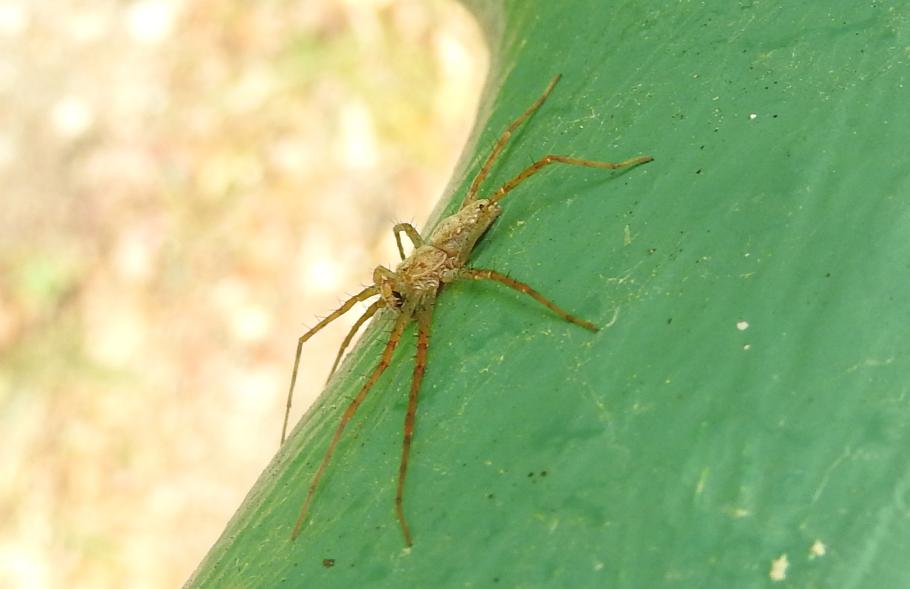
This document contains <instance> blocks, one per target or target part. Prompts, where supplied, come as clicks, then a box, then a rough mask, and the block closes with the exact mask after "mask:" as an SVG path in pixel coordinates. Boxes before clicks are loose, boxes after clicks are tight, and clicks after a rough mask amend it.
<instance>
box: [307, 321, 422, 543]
mask: <svg viewBox="0 0 910 589" xmlns="http://www.w3.org/2000/svg"><path fill="white" fill-rule="evenodd" d="M411 317H412V312H411V310H410V309H403V310H402V311H401V313H400V314H399V315H398V318H397V319H396V320H395V325H394V326H392V333H391V335H389V341H388V342H386V345H385V349H384V350H383V352H382V358H381V359H380V360H379V364H378V365H377V366H376V368H374V369H373V372H372V373H371V374H370V377H369V378H368V379H367V381H366V382H365V383H364V384H363V386H362V387H361V388H360V392H358V393H357V396H356V397H354V400H353V401H351V404H350V405H348V407H347V409H345V410H344V413H343V414H342V415H341V421H340V422H339V423H338V427H337V428H335V433H334V434H333V435H332V439H331V441H330V442H329V447H328V448H326V451H325V455H323V457H322V462H321V463H320V464H319V469H318V470H316V474H315V475H313V480H312V481H310V486H309V487H308V488H307V493H306V499H305V500H304V502H303V507H302V508H301V509H300V515H299V516H297V522H296V523H295V524H294V531H293V532H291V540H295V539H296V538H297V536H299V535H300V529H301V527H302V526H303V522H304V520H306V515H307V512H308V511H309V509H310V504H311V503H312V502H313V494H314V493H315V492H316V486H317V485H318V484H319V479H321V478H322V475H323V473H324V472H325V469H326V466H328V464H329V461H330V460H331V459H332V454H334V453H335V446H337V445H338V440H340V439H341V434H342V433H343V432H344V428H345V427H347V425H348V422H349V421H351V418H352V417H353V416H354V413H356V412H357V409H358V408H359V407H360V404H361V403H363V400H364V399H366V397H367V393H369V392H370V389H372V388H373V385H374V384H376V381H377V380H379V376H380V375H381V374H382V373H383V372H385V369H386V368H388V366H389V363H390V362H391V361H392V352H394V351H395V347H396V346H397V345H398V342H399V341H400V340H401V333H402V332H403V331H404V328H405V326H406V325H407V324H408V323H409V322H410V321H411Z"/></svg>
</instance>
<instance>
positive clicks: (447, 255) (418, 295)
mask: <svg viewBox="0 0 910 589" xmlns="http://www.w3.org/2000/svg"><path fill="white" fill-rule="evenodd" d="M558 81H559V76H556V77H555V78H553V80H552V81H551V82H550V84H549V86H547V88H546V90H544V93H543V94H542V95H541V96H540V97H539V98H538V99H537V100H536V101H534V103H533V104H531V106H530V107H528V109H527V110H526V111H525V112H524V113H522V115H521V116H520V117H518V118H517V119H515V120H514V121H513V122H512V124H510V125H509V126H508V127H507V128H506V130H505V131H504V132H503V133H502V135H500V137H499V139H498V140H497V142H496V144H495V145H494V146H493V149H492V150H491V151H490V154H489V155H488V156H487V159H486V160H485V161H484V163H483V166H482V167H481V169H480V171H479V172H478V173H477V176H475V178H474V180H473V181H472V182H471V186H470V187H469V188H468V193H467V195H466V196H465V198H464V201H462V204H461V207H459V209H458V211H457V212H456V213H454V214H453V215H450V216H449V217H446V218H444V219H442V220H441V221H440V222H439V224H438V225H437V226H436V228H435V229H433V231H432V232H431V233H430V235H429V236H428V237H427V238H426V239H424V238H423V237H421V235H420V233H419V232H418V231H417V230H416V229H415V228H414V227H413V226H412V225H409V224H407V223H399V224H398V225H395V227H394V228H393V232H394V234H395V241H396V242H397V244H398V252H399V254H400V255H401V263H399V264H398V266H397V267H396V268H395V270H394V271H392V270H389V269H388V268H386V267H384V266H378V267H377V268H376V269H375V270H374V271H373V284H372V285H370V286H368V287H367V288H365V289H363V290H362V291H361V292H359V293H357V294H356V295H354V296H353V297H351V298H350V299H348V300H347V301H346V302H345V303H344V304H343V305H342V306H341V307H340V308H339V309H338V310H336V311H335V312H333V313H332V314H331V315H329V316H328V317H326V318H325V319H323V320H322V321H320V322H319V323H317V324H316V325H315V326H314V327H313V328H312V329H310V330H309V331H307V332H306V333H305V334H303V335H302V336H300V339H299V340H298V342H297V353H296V356H295V359H294V370H293V372H292V374H291V386H290V389H289V390H288V399H287V410H286V412H285V416H284V426H283V428H282V431H281V441H282V443H284V439H285V436H286V434H287V425H288V413H289V411H290V408H291V399H292V396H293V392H294V383H295V382H296V380H297V371H298V368H299V367H300V352H301V349H302V346H303V344H304V342H306V341H307V340H308V339H309V338H310V337H312V336H313V335H314V334H315V333H316V332H318V331H319V330H320V329H322V328H323V327H325V326H326V325H328V324H329V323H330V322H332V321H334V320H335V319H337V318H338V317H340V316H341V315H342V314H344V313H346V312H347V311H349V310H350V309H351V308H352V307H353V306H354V305H355V304H356V303H357V302H359V301H365V300H367V299H369V298H371V297H374V296H377V295H378V296H379V298H378V299H377V300H376V301H374V302H373V303H372V304H371V305H370V306H369V307H368V308H367V310H366V312H364V314H363V315H362V316H361V317H360V318H359V319H358V320H357V321H356V322H355V323H354V325H353V326H352V328H351V330H350V331H349V332H348V335H347V336H346V337H345V339H344V341H343V342H342V344H341V348H340V349H339V350H338V355H337V356H336V358H335V363H334V365H333V366H332V370H331V372H330V375H329V376H331V373H334V371H335V368H337V366H338V363H339V361H340V360H341V357H342V355H343V354H344V351H345V349H346V348H347V346H348V345H349V344H350V342H351V340H352V339H353V337H354V335H355V334H356V333H357V330H358V329H360V327H361V326H362V325H363V324H364V323H365V322H366V321H367V320H369V319H370V318H371V317H372V316H373V315H375V314H376V312H377V311H378V310H380V309H383V308H387V309H390V310H391V311H392V312H393V313H395V315H396V318H395V322H394V324H393V326H392V331H391V334H390V335H389V339H388V341H387V342H386V345H385V348H384V350H383V352H382V356H381V358H380V360H379V364H378V365H377V366H376V368H374V369H373V371H372V372H371V373H370V375H369V376H368V377H367V379H366V381H365V382H364V383H363V385H362V386H361V388H360V390H359V392H358V393H357V395H356V396H355V397H354V399H353V400H352V401H351V403H350V404H349V405H348V407H347V408H346V409H345V411H344V413H343V414H342V417H341V421H340V422H339V424H338V427H337V428H336V429H335V433H334V434H333V436H332V439H331V441H330V442H329V446H328V448H327V449H326V452H325V455H324V456H323V459H322V462H321V463H320V465H319V468H318V469H317V471H316V473H315V474H314V475H313V479H312V481H311V482H310V485H309V487H308V489H307V496H306V500H305V501H304V504H303V507H302V509H301V510H300V516H299V517H298V518H297V523H296V525H295V526H294V531H293V532H292V534H291V537H292V538H296V537H297V535H298V534H299V533H300V529H301V526H302V525H303V522H304V520H305V519H306V514H307V511H308V510H309V507H310V504H311V503H312V501H313V497H314V494H315V491H316V487H317V486H318V484H319V480H320V479H321V477H322V475H323V473H324V472H325V469H326V467H327V466H328V464H329V461H330V460H331V458H332V454H333V453H334V452H335V447H336V446H337V444H338V441H339V440H340V439H341V434H342V433H343V432H344V429H345V427H346V426H347V424H348V422H349V421H350V420H351V418H352V417H353V416H354V413H356V411H357V409H358V408H359V407H360V405H361V403H363V400H364V399H365V398H366V396H367V394H368V393H369V392H370V389H372V388H373V385H374V384H376V381H377V380H378V379H379V376H380V375H381V374H382V373H383V372H384V371H385V369H386V368H387V367H388V365H389V363H390V362H391V360H392V353H393V351H394V350H395V347H396V346H397V345H398V342H399V341H400V339H401V334H402V333H403V332H404V329H405V327H406V326H407V325H408V323H410V322H411V321H412V320H415V321H416V322H417V357H416V360H415V365H414V374H413V377H412V379H411V389H410V393H409V395H408V409H407V413H406V415H405V423H404V441H403V443H402V453H401V463H400V466H399V471H398V488H397V493H396V495H395V509H396V512H397V515H398V520H399V522H400V524H401V530H402V533H403V534H404V539H405V543H406V544H407V545H408V546H410V545H411V544H412V542H411V533H410V530H409V528H408V524H407V519H406V518H405V516H404V510H403V497H404V482H405V477H406V475H407V468H408V458H409V456H410V449H411V439H412V437H413V435H414V420H415V415H416V412H417V400H418V395H419V393H420V384H421V382H422V381H423V375H424V372H425V371H426V366H427V348H428V347H429V341H430V325H431V317H432V312H433V306H434V305H435V302H436V297H437V295H438V294H439V292H440V290H441V289H442V287H443V286H444V285H445V284H447V283H450V282H453V281H455V280H459V279H468V280H492V281H495V282H499V283H500V284H503V285H505V286H508V287H510V288H513V289H515V290H517V291H519V292H523V293H525V294H527V295H529V296H530V297H532V298H533V299H534V300H536V301H538V302H539V303H541V304H543V305H544V306H546V307H547V308H548V309H550V310H551V311H553V312H554V313H555V314H557V315H558V316H560V317H562V318H563V319H565V320H566V321H569V322H571V323H574V324H576V325H579V326H581V327H584V328H585V329H590V330H591V331H597V326H596V325H594V324H593V323H590V322H589V321H585V320H584V319H579V318H578V317H574V316H573V315H570V314H569V313H567V312H566V311H564V310H563V309H561V308H560V307H558V306H556V305H555V304H554V303H552V302H551V301H550V300H548V299H547V298H546V297H544V296H543V295H541V294H540V293H538V292H537V291H535V290H534V289H533V288H531V287H530V286H528V285H527V284H524V283H522V282H519V281H517V280H515V279H513V278H510V277H508V276H505V275H504V274H500V273H499V272H496V271H495V270H490V269H480V268H469V267H467V266H466V264H467V262H468V258H469V257H470V255H471V252H472V251H473V250H474V246H475V245H476V243H477V241H478V240H479V239H480V238H481V237H482V236H483V234H484V233H485V232H486V231H487V230H488V229H489V228H490V226H491V225H492V224H493V222H494V221H495V220H496V218H497V217H498V216H499V214H500V213H501V212H502V207H501V205H500V204H499V201H500V200H502V199H503V198H504V197H505V196H506V195H507V194H508V193H509V192H511V191H512V190H513V189H514V188H515V187H517V186H518V185H519V184H521V183H522V182H524V181H525V180H526V179H527V178H528V177H530V176H532V175H533V174H535V173H537V172H538V171H539V170H541V169H542V168H543V167H545V166H547V165H549V164H554V163H562V164H568V165H576V166H585V167H589V168H606V169H613V170H615V169H619V168H628V167H632V166H636V165H639V164H644V163H647V162H650V161H651V160H652V158H651V157H650V156H638V157H634V158H630V159H627V160H625V161H622V162H619V163H612V162H599V161H592V160H583V159H577V158H572V157H568V156H563V155H547V156H545V157H543V158H541V159H539V160H537V161H536V162H534V163H533V164H531V165H530V166H528V167H527V168H525V169H524V170H522V171H521V172H520V173H519V174H518V175H516V176H515V177H514V178H512V179H511V180H509V181H508V182H506V183H505V184H503V185H502V186H501V187H500V188H498V189H497V190H496V191H495V192H493V193H492V194H491V195H490V196H489V197H488V198H484V199H478V198H476V197H477V192H478V190H479V188H480V184H481V183H482V182H483V180H484V179H485V178H486V177H487V175H488V174H489V172H490V169H491V168H492V166H493V163H494V162H495V161H496V159H497V158H498V157H499V155H500V153H501V152H502V150H503V149H504V148H505V146H506V143H508V140H509V138H510V137H511V135H512V132H513V131H514V130H515V129H516V128H517V127H518V126H519V125H521V124H522V123H523V122H524V121H525V120H526V119H527V118H528V117H530V116H531V114H533V113H534V111H536V110H537V109H538V108H540V106H541V105H542V104H543V102H544V101H545V100H546V98H547V96H548V95H549V93H550V91H551V90H552V89H553V87H554V86H555V85H556V82H558ZM402 233H404V234H405V235H407V236H408V238H409V239H410V240H411V242H412V243H413V244H414V251H413V252H412V253H411V255H410V256H405V254H404V247H403V246H402V243H401V234H402Z"/></svg>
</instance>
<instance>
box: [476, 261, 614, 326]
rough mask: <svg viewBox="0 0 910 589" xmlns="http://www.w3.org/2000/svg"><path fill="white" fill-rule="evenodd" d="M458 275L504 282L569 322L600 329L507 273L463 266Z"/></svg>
mask: <svg viewBox="0 0 910 589" xmlns="http://www.w3.org/2000/svg"><path fill="white" fill-rule="evenodd" d="M458 276H459V278H470V279H471V280H493V281H495V282H498V283H500V284H504V285H506V286H508V287H509V288H514V289H515V290H517V291H518V292H523V293H525V294H526V295H528V296H530V297H531V298H532V299H534V300H535V301H537V302H538V303H540V304H542V305H543V306H545V307H546V308H547V309H549V310H551V311H553V312H554V313H556V314H557V315H559V316H560V317H562V318H563V319H565V320H566V321H568V322H569V323H574V324H575V325H580V326H581V327H584V328H585V329H590V330H591V331H597V330H598V329H599V328H598V327H597V326H596V325H594V324H593V323H591V322H590V321H585V320H584V319H580V318H578V317H576V316H574V315H571V314H569V313H568V312H566V311H564V310H563V309H561V308H560V307H558V306H557V305H556V304H555V303H553V302H552V301H550V300H549V299H548V298H546V297H545V296H543V295H542V294H540V293H539V292H537V291H536V290H534V289H533V288H531V287H530V286H528V285H527V284H525V283H524V282H520V281H518V280H515V279H514V278H509V277H508V276H506V275H505V274H500V273H499V272H497V271H496V270H489V269H486V268H462V269H461V271H460V272H459V273H458Z"/></svg>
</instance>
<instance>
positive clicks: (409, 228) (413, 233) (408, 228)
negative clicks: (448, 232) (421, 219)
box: [392, 223, 423, 261]
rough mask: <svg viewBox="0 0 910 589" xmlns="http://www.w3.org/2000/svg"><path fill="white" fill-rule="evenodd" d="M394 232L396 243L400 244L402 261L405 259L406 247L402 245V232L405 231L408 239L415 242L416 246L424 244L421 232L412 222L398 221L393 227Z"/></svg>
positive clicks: (399, 249)
mask: <svg viewBox="0 0 910 589" xmlns="http://www.w3.org/2000/svg"><path fill="white" fill-rule="evenodd" d="M392 232H393V233H395V243H397V244H398V253H399V254H401V260H402V261H404V259H405V255H404V247H402V245H401V234H402V233H405V234H406V235H407V236H408V239H410V240H411V243H412V244H414V247H415V248H418V247H420V246H422V245H423V238H422V237H420V233H418V232H417V230H416V229H414V226H413V225H411V224H410V223H398V224H397V225H395V226H394V227H392Z"/></svg>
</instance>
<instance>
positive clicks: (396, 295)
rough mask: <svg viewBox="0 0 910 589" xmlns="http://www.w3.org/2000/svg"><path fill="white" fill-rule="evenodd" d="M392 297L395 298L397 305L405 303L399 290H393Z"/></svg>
mask: <svg viewBox="0 0 910 589" xmlns="http://www.w3.org/2000/svg"><path fill="white" fill-rule="evenodd" d="M392 298H394V299H395V306H396V307H400V306H401V305H402V304H403V303H404V297H403V296H402V295H401V293H400V292H398V291H397V290H393V291H392Z"/></svg>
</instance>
